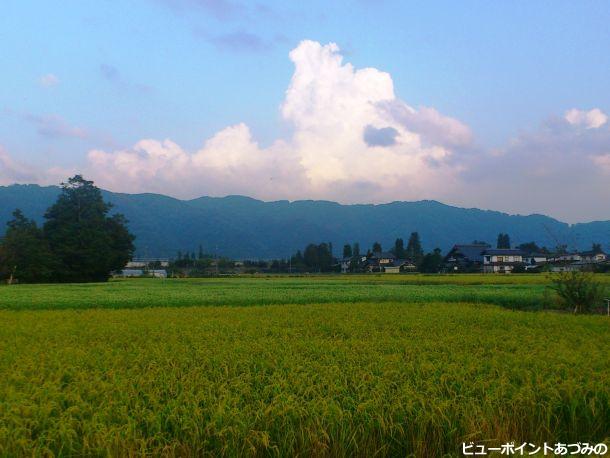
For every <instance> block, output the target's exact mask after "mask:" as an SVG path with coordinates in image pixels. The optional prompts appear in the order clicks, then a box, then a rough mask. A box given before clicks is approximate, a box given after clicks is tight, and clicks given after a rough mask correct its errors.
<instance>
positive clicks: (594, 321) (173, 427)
mask: <svg viewBox="0 0 610 458" xmlns="http://www.w3.org/2000/svg"><path fill="white" fill-rule="evenodd" d="M600 279H602V280H603V281H605V282H607V279H608V277H600ZM545 281H546V280H545V278H544V277H542V276H514V277H509V276H506V277H499V276H476V275H473V276H447V277H441V276H419V275H417V276H416V275H414V276H385V277H384V276H353V277H351V276H349V277H339V276H336V277H324V276H320V277H297V278H287V277H259V278H227V279H200V280H152V279H151V280H128V281H116V282H110V283H108V284H94V285H17V286H11V287H8V286H5V287H0V374H3V376H2V377H1V378H0V456H11V457H12V456H47V455H48V456H52V455H56V456H139V455H148V456H150V455H152V456H202V455H209V456H219V455H221V456H244V455H246V456H293V455H298V456H406V455H408V454H414V455H415V456H425V457H428V456H440V455H442V454H450V455H458V453H459V450H460V445H461V442H463V441H475V442H481V443H482V442H483V441H485V443H486V444H488V445H489V444H498V443H500V442H506V441H508V440H514V441H516V442H519V443H520V442H525V441H527V442H537V443H542V442H545V441H546V442H556V441H562V442H578V441H581V442H585V441H589V442H601V441H606V442H607V443H610V370H609V368H610V347H609V345H610V319H608V318H607V317H605V316H600V315H596V316H573V315H571V314H565V313H556V312H547V311H522V310H519V309H528V310H537V309H540V308H541V307H540V306H539V305H540V301H543V300H544V299H545V284H544V283H545ZM236 306H239V307H236ZM513 309H514V310H513Z"/></svg>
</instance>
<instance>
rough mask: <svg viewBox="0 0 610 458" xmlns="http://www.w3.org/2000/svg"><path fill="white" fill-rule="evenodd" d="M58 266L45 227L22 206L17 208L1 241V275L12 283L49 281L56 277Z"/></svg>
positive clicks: (0, 276)
mask: <svg viewBox="0 0 610 458" xmlns="http://www.w3.org/2000/svg"><path fill="white" fill-rule="evenodd" d="M55 268H56V266H55V263H54V259H53V256H52V254H51V250H50V249H49V245H48V243H47V241H46V240H45V238H44V235H43V233H42V230H40V228H39V227H38V226H37V225H36V223H35V222H34V221H33V220H30V219H27V218H26V217H25V216H24V215H23V213H22V212H21V210H15V211H14V212H13V219H12V220H11V221H9V222H8V223H7V230H6V233H5V235H4V237H3V239H2V241H1V242H0V278H4V279H7V280H8V281H9V282H10V283H12V282H13V281H19V282H23V283H40V282H47V281H50V280H52V279H53V275H54V271H55Z"/></svg>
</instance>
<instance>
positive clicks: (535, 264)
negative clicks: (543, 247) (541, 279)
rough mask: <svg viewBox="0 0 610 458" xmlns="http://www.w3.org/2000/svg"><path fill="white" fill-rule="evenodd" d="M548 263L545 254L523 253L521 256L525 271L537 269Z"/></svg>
mask: <svg viewBox="0 0 610 458" xmlns="http://www.w3.org/2000/svg"><path fill="white" fill-rule="evenodd" d="M548 261H549V255H548V254H546V253H525V254H523V264H524V266H525V270H534V269H538V268H540V267H541V266H543V265H545V264H546V263H547V262H548Z"/></svg>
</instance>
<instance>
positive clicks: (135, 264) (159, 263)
mask: <svg viewBox="0 0 610 458" xmlns="http://www.w3.org/2000/svg"><path fill="white" fill-rule="evenodd" d="M156 267H169V259H167V258H133V259H132V260H131V261H129V262H128V263H127V264H126V265H125V268H126V269H149V268H156Z"/></svg>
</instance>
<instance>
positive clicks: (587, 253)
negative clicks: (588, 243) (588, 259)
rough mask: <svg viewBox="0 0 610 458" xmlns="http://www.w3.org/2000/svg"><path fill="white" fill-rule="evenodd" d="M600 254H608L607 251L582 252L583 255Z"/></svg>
mask: <svg viewBox="0 0 610 458" xmlns="http://www.w3.org/2000/svg"><path fill="white" fill-rule="evenodd" d="M598 254H602V255H604V256H606V253H604V252H603V251H601V252H600V251H582V252H581V253H580V255H581V256H597V255H598Z"/></svg>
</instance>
